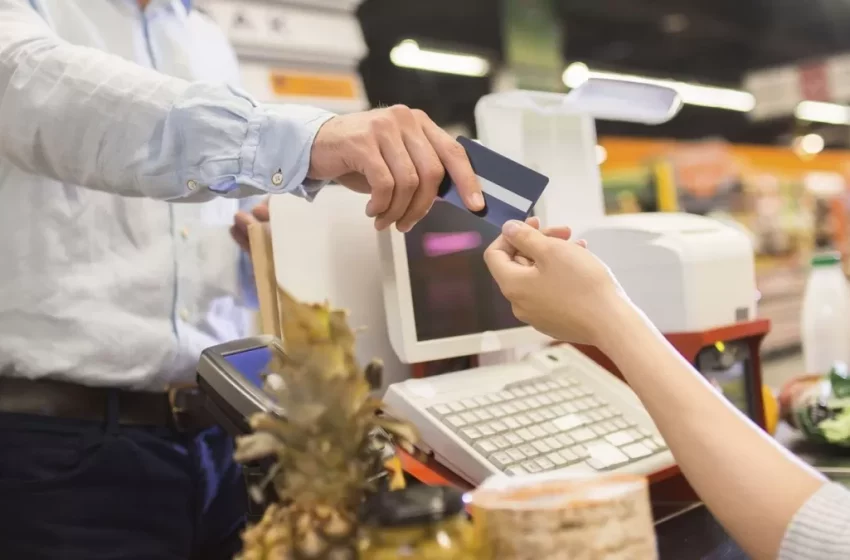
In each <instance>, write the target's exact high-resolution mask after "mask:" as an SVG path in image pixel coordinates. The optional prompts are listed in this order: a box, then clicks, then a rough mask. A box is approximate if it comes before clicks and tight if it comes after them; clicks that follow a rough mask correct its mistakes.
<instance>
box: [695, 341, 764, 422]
mask: <svg viewBox="0 0 850 560" xmlns="http://www.w3.org/2000/svg"><path fill="white" fill-rule="evenodd" d="M696 366H697V369H698V370H699V371H700V373H702V374H703V375H704V376H705V378H706V379H708V382H709V383H711V385H712V386H713V387H714V388H715V389H716V390H717V392H719V393H720V394H722V395H723V396H725V397H726V398H727V399H729V401H730V402H731V403H732V404H733V405H735V407H736V408H737V409H738V410H740V411H741V412H743V413H744V414H746V415H747V416H749V417H751V418H752V417H753V406H752V399H753V389H754V388H753V386H752V385H753V381H754V379H755V378H754V376H753V363H752V357H751V356H750V347H749V346H748V345H747V344H746V343H742V342H729V343H725V344H724V343H723V342H718V343H717V344H715V345H714V346H709V347H708V348H704V349H703V350H702V351H700V353H699V354H697V359H696Z"/></svg>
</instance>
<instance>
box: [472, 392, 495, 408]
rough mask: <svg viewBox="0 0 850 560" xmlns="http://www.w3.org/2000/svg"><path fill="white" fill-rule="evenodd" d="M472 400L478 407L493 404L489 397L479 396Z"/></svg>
mask: <svg viewBox="0 0 850 560" xmlns="http://www.w3.org/2000/svg"><path fill="white" fill-rule="evenodd" d="M472 400H474V401H475V404H477V405H478V406H490V405H491V404H492V403H493V401H491V400H490V397H488V396H487V395H479V396H477V397H473V398H472Z"/></svg>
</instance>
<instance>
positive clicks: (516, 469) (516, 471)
mask: <svg viewBox="0 0 850 560" xmlns="http://www.w3.org/2000/svg"><path fill="white" fill-rule="evenodd" d="M505 472H506V473H507V474H509V475H511V476H522V475H524V474H529V473H528V471H527V470H525V469H524V468H522V467H521V466H519V465H514V466H512V467H508V468H507V470H506V471H505Z"/></svg>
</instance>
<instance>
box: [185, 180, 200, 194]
mask: <svg viewBox="0 0 850 560" xmlns="http://www.w3.org/2000/svg"><path fill="white" fill-rule="evenodd" d="M186 186H187V187H189V190H190V191H194V190H198V182H197V181H195V180H194V179H192V180H190V181H189V182H188V183H186Z"/></svg>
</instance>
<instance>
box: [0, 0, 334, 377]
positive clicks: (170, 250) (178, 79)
mask: <svg viewBox="0 0 850 560" xmlns="http://www.w3.org/2000/svg"><path fill="white" fill-rule="evenodd" d="M188 8H189V6H188V3H187V2H186V0H152V1H151V2H150V4H149V6H148V8H147V9H146V10H145V11H144V13H143V12H142V11H141V10H140V9H139V6H138V2H137V1H136V0H0V236H2V237H1V238H0V239H2V240H0V372H2V373H0V374H2V375H18V376H26V377H30V378H38V377H43V376H49V377H51V378H55V379H61V380H67V381H73V382H77V383H84V384H89V385H108V386H113V387H124V388H136V389H146V390H160V389H162V388H163V387H165V386H166V385H167V384H168V383H172V382H181V381H188V380H190V379H191V378H192V375H193V371H194V367H195V364H196V362H197V359H198V356H199V355H200V352H201V351H202V350H203V349H204V348H206V347H208V346H211V345H214V344H217V343H219V342H222V341H227V340H232V339H235V338H238V337H241V336H244V335H245V333H246V328H247V326H248V317H249V314H248V312H247V308H248V306H249V305H250V303H251V301H250V298H249V297H248V294H247V293H246V290H245V287H246V285H247V284H246V282H244V280H245V274H246V272H247V271H248V270H249V267H246V266H245V259H242V261H241V265H242V266H240V252H239V249H238V247H237V246H236V244H235V243H234V242H233V240H232V239H231V238H230V236H229V228H230V226H231V225H232V223H233V215H234V213H235V212H236V211H237V210H238V209H239V205H240V201H239V200H237V199H238V198H244V197H248V196H252V195H258V194H261V193H295V194H298V195H301V196H308V197H309V196H311V195H312V194H313V192H314V191H315V190H316V189H317V188H320V186H321V185H318V184H311V183H310V182H309V181H307V182H305V176H306V174H307V169H308V167H309V158H310V149H311V146H312V141H313V138H314V137H315V134H316V133H317V131H318V129H319V127H320V126H321V125H322V124H323V123H324V122H326V121H327V120H328V119H329V118H330V117H331V116H332V115H331V114H330V113H327V112H326V111H322V110H319V109H315V108H310V107H304V106H294V105H279V106H260V105H258V104H257V103H255V102H254V101H253V100H252V99H251V98H250V97H249V96H248V95H247V94H245V93H242V92H240V91H239V90H238V89H237V88H236V87H235V85H236V84H237V83H238V71H237V63H236V57H235V55H234V53H233V51H232V49H231V48H230V46H229V44H228V42H227V40H226V38H225V36H224V34H223V33H222V32H221V31H220V30H219V29H218V28H217V27H216V26H215V25H214V24H213V23H212V22H211V21H210V20H209V19H208V18H207V17H206V16H204V15H203V14H201V13H199V12H198V11H196V10H191V9H188ZM154 70H155V71H154ZM189 202H192V203H193V204H179V203H189ZM252 202H256V200H255V199H254V200H252ZM292 235H298V232H292Z"/></svg>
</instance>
